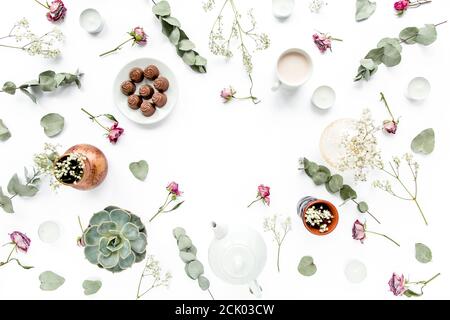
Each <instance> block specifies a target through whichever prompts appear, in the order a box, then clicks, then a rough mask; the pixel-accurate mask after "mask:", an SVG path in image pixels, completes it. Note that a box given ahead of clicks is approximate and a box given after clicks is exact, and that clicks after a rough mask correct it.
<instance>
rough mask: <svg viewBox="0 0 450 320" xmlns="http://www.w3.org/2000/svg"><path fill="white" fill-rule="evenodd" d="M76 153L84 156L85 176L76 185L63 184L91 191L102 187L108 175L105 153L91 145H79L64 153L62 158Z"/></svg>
mask: <svg viewBox="0 0 450 320" xmlns="http://www.w3.org/2000/svg"><path fill="white" fill-rule="evenodd" d="M74 153H76V154H81V155H83V156H84V159H83V165H84V170H83V176H82V177H81V179H80V180H79V181H77V182H76V183H70V184H66V183H63V184H64V185H67V186H70V187H72V188H75V189H78V190H90V189H94V188H95V187H97V186H98V185H100V184H101V183H102V182H103V180H105V177H106V174H107V173H108V161H107V160H106V157H105V155H104V154H103V152H102V151H101V150H100V149H98V148H97V147H94V146H92V145H90V144H77V145H75V146H73V147H71V148H69V149H68V150H67V151H66V152H64V154H63V155H62V156H61V158H63V157H66V156H68V155H70V154H74ZM61 158H60V159H61Z"/></svg>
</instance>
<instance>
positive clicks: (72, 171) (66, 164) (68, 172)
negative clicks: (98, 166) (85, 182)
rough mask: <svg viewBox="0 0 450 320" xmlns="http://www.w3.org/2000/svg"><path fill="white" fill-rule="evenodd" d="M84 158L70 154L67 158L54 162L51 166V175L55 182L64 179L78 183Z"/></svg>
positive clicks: (81, 175)
mask: <svg viewBox="0 0 450 320" xmlns="http://www.w3.org/2000/svg"><path fill="white" fill-rule="evenodd" d="M84 159H86V157H85V156H83V155H81V154H78V153H71V154H69V155H68V156H67V157H63V159H61V160H60V161H57V162H55V164H54V166H53V175H54V176H55V178H56V179H57V180H61V179H63V178H64V177H70V178H72V179H73V180H74V181H75V182H74V183H76V182H77V181H80V180H81V178H82V177H83V173H84V162H83V160H84Z"/></svg>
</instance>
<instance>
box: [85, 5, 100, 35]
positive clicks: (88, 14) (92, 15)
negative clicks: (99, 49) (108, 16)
mask: <svg viewBox="0 0 450 320" xmlns="http://www.w3.org/2000/svg"><path fill="white" fill-rule="evenodd" d="M80 25H81V27H82V28H83V29H84V30H86V31H87V32H89V33H99V32H100V31H102V29H103V19H102V16H101V15H100V13H99V12H98V11H97V10H95V9H93V8H87V9H85V10H83V11H82V12H81V13H80Z"/></svg>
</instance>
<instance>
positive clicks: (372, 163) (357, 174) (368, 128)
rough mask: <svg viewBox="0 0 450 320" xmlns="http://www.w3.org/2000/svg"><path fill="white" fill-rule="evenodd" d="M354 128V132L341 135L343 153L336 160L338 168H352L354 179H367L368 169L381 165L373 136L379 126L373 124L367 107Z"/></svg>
mask: <svg viewBox="0 0 450 320" xmlns="http://www.w3.org/2000/svg"><path fill="white" fill-rule="evenodd" d="M354 129H355V133H354V134H349V133H346V134H344V135H343V136H342V140H341V146H342V148H343V150H344V155H343V156H342V157H341V159H339V161H338V168H339V170H341V171H346V170H353V171H354V178H355V181H367V172H368V170H369V169H374V168H380V167H382V166H383V163H382V160H381V155H380V150H379V149H378V140H377V138H376V136H375V134H376V132H378V131H379V130H380V128H379V127H377V126H375V124H374V121H373V119H372V116H371V113H370V111H369V109H364V111H363V113H362V116H361V119H360V120H358V121H357V122H356V124H355V128H354Z"/></svg>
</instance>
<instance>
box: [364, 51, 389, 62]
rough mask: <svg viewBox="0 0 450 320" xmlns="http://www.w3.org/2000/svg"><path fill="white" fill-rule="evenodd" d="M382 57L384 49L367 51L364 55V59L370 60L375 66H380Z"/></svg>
mask: <svg viewBox="0 0 450 320" xmlns="http://www.w3.org/2000/svg"><path fill="white" fill-rule="evenodd" d="M383 55H384V48H383V47H381V48H376V49H372V50H370V51H369V53H367V54H366V56H365V57H364V59H372V60H373V62H374V63H375V64H380V63H381V62H382V61H381V59H382V58H383Z"/></svg>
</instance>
